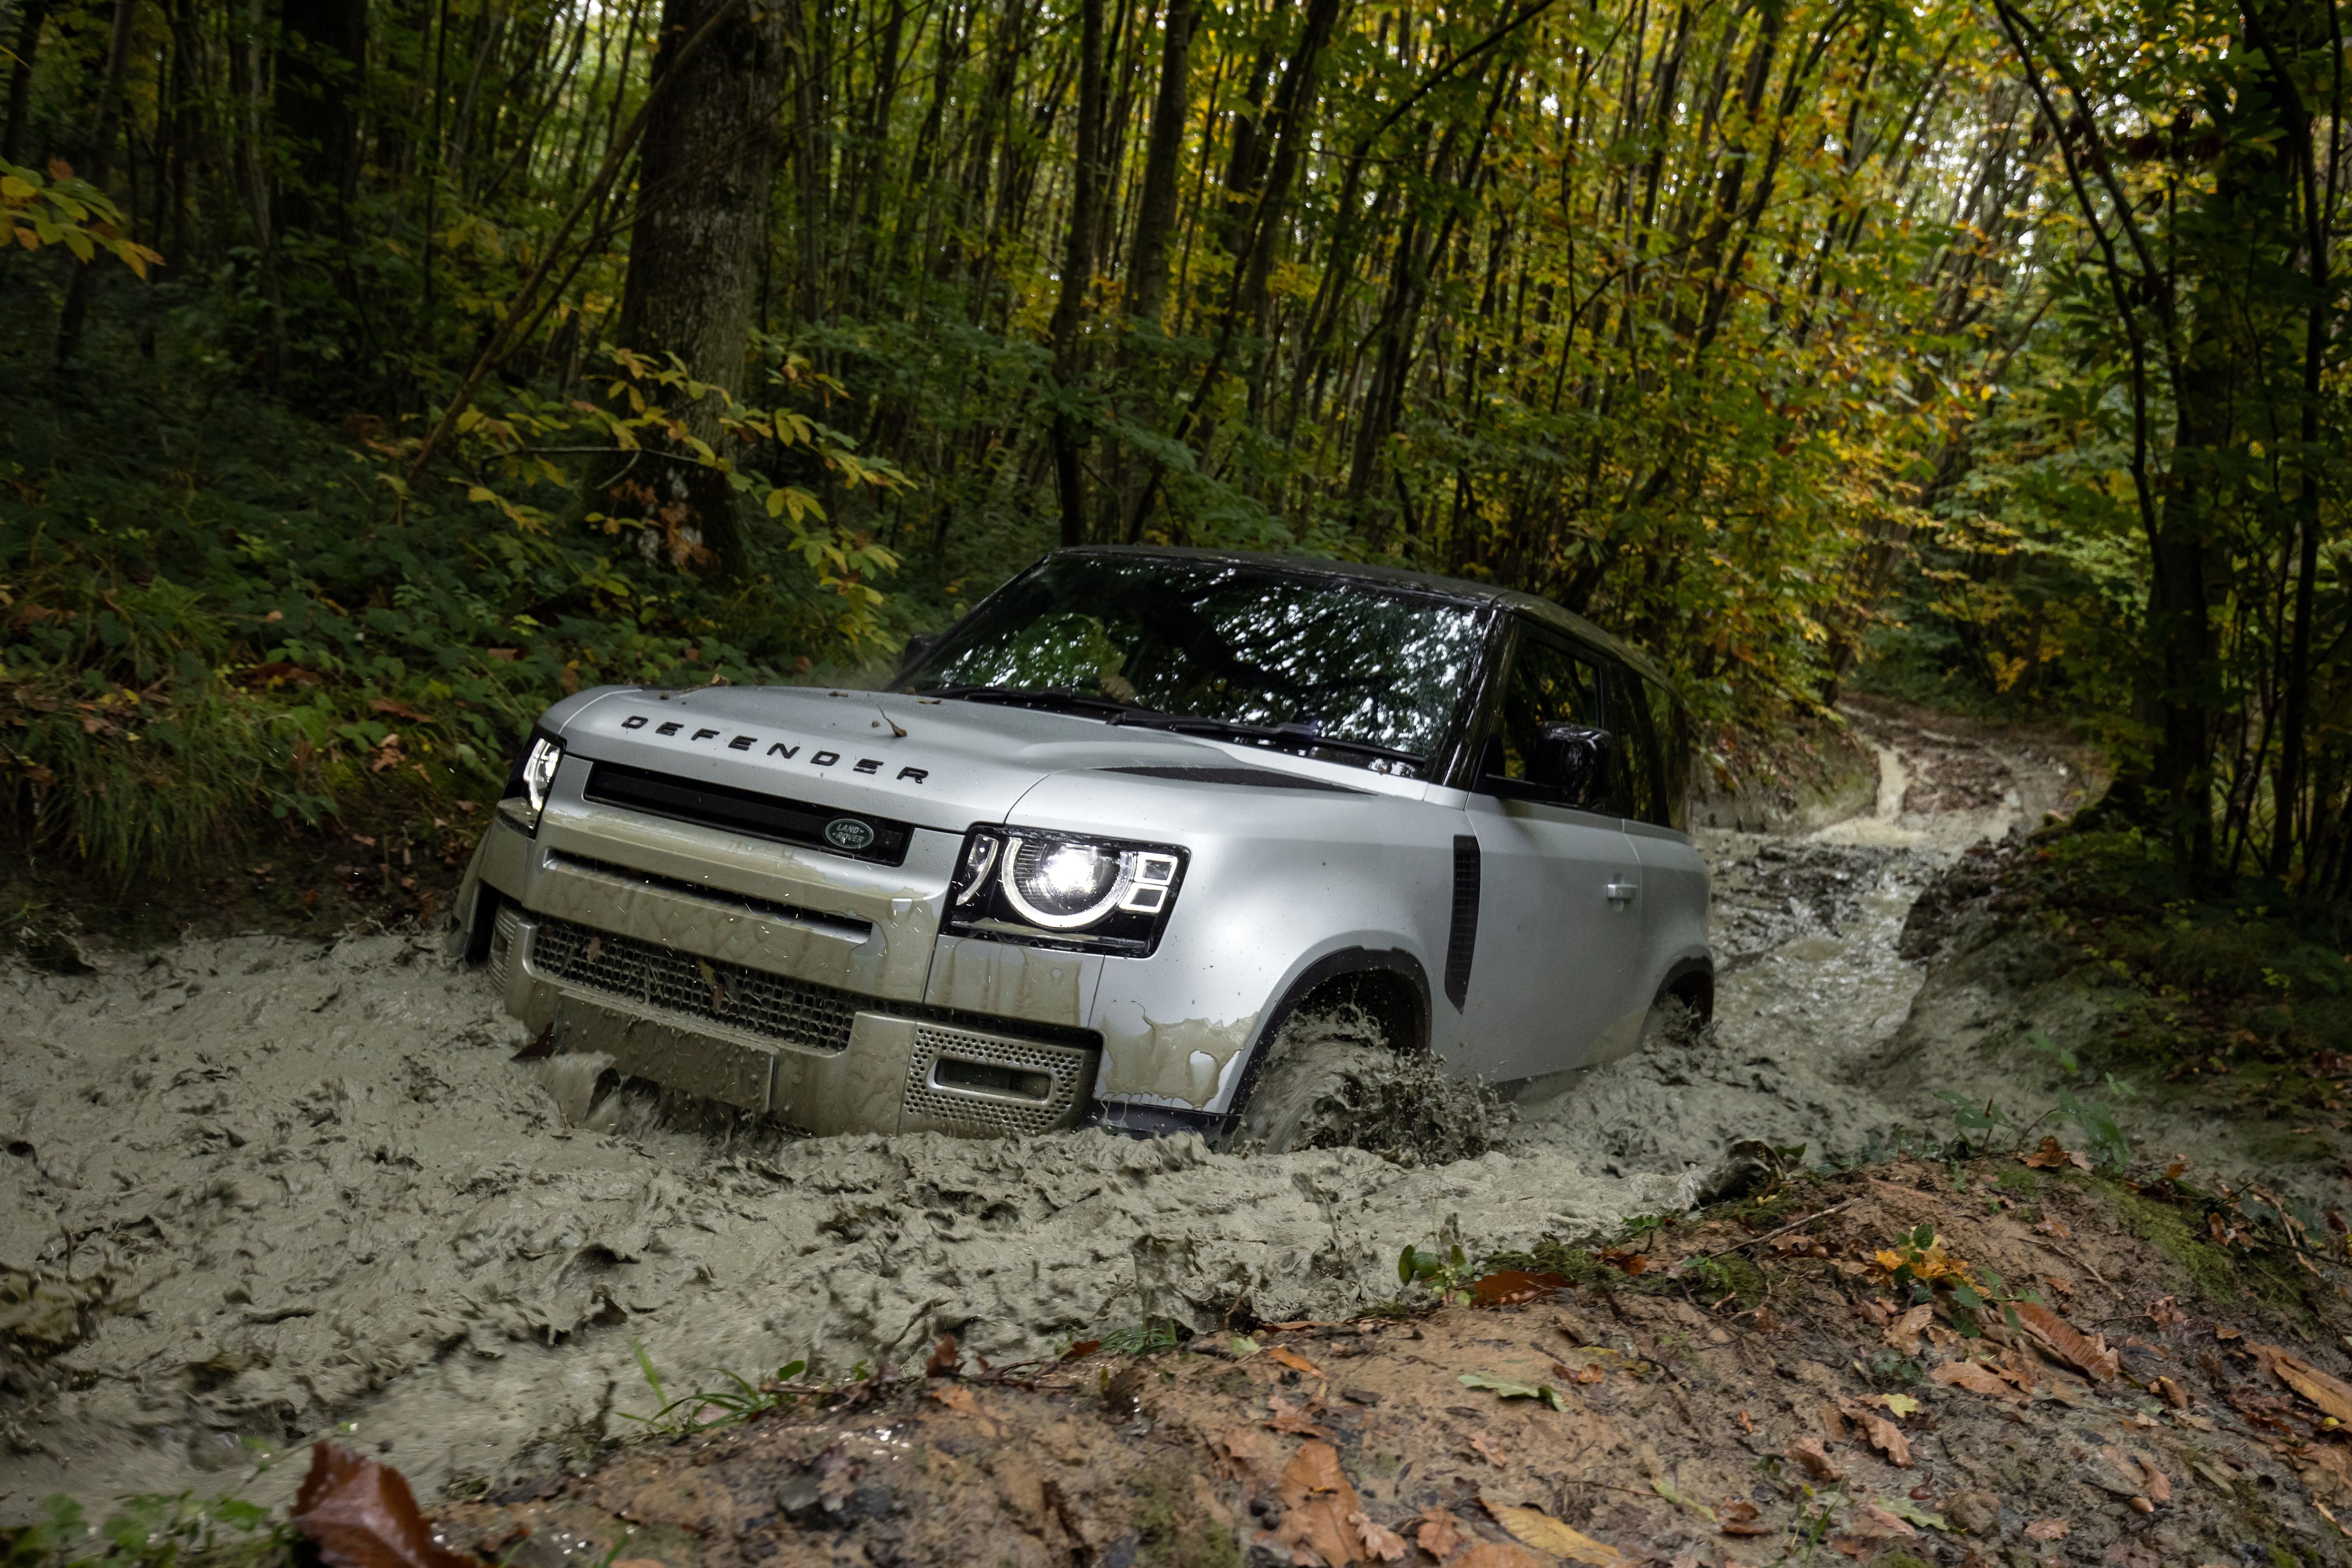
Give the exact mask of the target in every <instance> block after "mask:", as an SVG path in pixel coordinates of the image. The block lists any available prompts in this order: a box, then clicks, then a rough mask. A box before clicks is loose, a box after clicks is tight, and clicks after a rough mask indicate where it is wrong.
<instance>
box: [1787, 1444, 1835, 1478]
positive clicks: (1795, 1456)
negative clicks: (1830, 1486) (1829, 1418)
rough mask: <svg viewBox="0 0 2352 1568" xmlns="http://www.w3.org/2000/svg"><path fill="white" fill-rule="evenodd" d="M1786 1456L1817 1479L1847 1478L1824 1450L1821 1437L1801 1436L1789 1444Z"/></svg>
mask: <svg viewBox="0 0 2352 1568" xmlns="http://www.w3.org/2000/svg"><path fill="white" fill-rule="evenodd" d="M1786 1457H1787V1458H1788V1459H1789V1461H1790V1463H1791V1464H1793V1465H1796V1466H1797V1467H1798V1468H1801V1469H1802V1470H1803V1471H1804V1472H1805V1474H1807V1475H1809V1476H1811V1477H1812V1478H1813V1479H1815V1480H1817V1481H1842V1480H1843V1479H1845V1472H1844V1471H1843V1470H1841V1469H1839V1468H1837V1467H1836V1466H1835V1465H1833V1464H1832V1463H1830V1457H1829V1455H1828V1454H1826V1453H1825V1452H1823V1451H1822V1440H1821V1439H1820V1438H1819V1437H1801V1438H1799V1439H1798V1440H1797V1441H1796V1442H1794V1443H1791V1444H1790V1445H1789V1447H1788V1451H1787V1456H1786Z"/></svg>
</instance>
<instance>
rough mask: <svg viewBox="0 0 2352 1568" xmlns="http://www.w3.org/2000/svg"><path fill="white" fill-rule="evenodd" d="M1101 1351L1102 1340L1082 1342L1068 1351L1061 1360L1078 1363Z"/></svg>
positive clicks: (1062, 1355)
mask: <svg viewBox="0 0 2352 1568" xmlns="http://www.w3.org/2000/svg"><path fill="white" fill-rule="evenodd" d="M1100 1349H1102V1341H1100V1340H1080V1341H1079V1342H1077V1343H1076V1344H1074V1345H1072V1346H1071V1347H1070V1348H1069V1349H1068V1350H1066V1351H1064V1352H1062V1354H1061V1357H1060V1359H1061V1360H1063V1361H1077V1360H1080V1359H1081V1358H1083V1357H1086V1356H1090V1355H1092V1354H1094V1353H1095V1352H1097V1351H1098V1350H1100Z"/></svg>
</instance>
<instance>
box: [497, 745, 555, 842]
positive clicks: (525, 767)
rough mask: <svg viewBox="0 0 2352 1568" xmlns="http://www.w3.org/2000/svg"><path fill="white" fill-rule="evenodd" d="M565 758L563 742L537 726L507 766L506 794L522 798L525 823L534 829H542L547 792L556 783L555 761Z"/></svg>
mask: <svg viewBox="0 0 2352 1568" xmlns="http://www.w3.org/2000/svg"><path fill="white" fill-rule="evenodd" d="M562 761H563V742H562V741H559V740H557V739H556V738H555V737H554V736H552V735H551V734H549V733H547V732H546V731H543V730H534V731H531V736H530V745H528V746H526V747H525V748H523V751H522V753H521V754H520V756H518V757H516V758H515V761H514V766H513V767H512V768H511V769H509V770H508V773H507V788H506V796H505V798H507V799H509V800H512V799H515V798H516V797H518V796H520V798H521V800H522V803H523V808H524V809H523V825H524V826H526V827H528V828H529V829H530V831H531V832H533V833H536V832H538V831H539V816H540V813H541V812H543V811H545V810H546V809H547V792H548V791H549V790H550V789H551V788H553V787H554V784H555V768H556V764H557V763H561V762H562Z"/></svg>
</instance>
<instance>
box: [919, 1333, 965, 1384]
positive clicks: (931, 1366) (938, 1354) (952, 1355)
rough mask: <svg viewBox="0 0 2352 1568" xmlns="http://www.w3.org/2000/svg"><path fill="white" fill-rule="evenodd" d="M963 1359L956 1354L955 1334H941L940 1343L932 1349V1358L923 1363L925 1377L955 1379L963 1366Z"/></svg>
mask: <svg viewBox="0 0 2352 1568" xmlns="http://www.w3.org/2000/svg"><path fill="white" fill-rule="evenodd" d="M962 1359H963V1358H962V1357H961V1356H959V1355H957V1354H956V1337H955V1336H954V1335H953V1334H941V1335H940V1342H939V1343H937V1344H935V1345H933V1346H932V1347H931V1353H930V1358H929V1360H927V1361H925V1362H924V1363H923V1375H924V1376H925V1377H953V1376H954V1375H955V1374H956V1372H957V1369H958V1368H959V1367H960V1366H961V1363H962Z"/></svg>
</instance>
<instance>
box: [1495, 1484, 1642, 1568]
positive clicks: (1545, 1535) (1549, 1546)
mask: <svg viewBox="0 0 2352 1568" xmlns="http://www.w3.org/2000/svg"><path fill="white" fill-rule="evenodd" d="M1478 1501H1479V1504H1480V1505H1481V1506H1482V1507H1484V1508H1485V1509H1486V1511H1487V1512H1488V1513H1489V1514H1492V1515H1493V1516H1494V1520H1495V1522H1496V1524H1499V1525H1501V1526H1502V1527H1503V1528H1504V1529H1505V1530H1507V1531H1509V1532H1510V1533H1511V1535H1512V1536H1513V1538H1515V1539H1517V1540H1518V1541H1522V1542H1526V1543H1527V1544H1528V1545H1529V1546H1532V1547H1534V1548H1535V1549H1536V1550H1537V1551H1538V1552H1550V1553H1551V1554H1552V1555H1553V1556H1555V1557H1566V1558H1568V1559H1570V1560H1571V1561H1573V1562H1577V1563H1591V1564H1592V1565H1593V1568H1633V1562H1634V1560H1633V1558H1631V1557H1628V1556H1626V1555H1625V1554H1624V1553H1623V1552H1620V1551H1618V1550H1617V1549H1616V1548H1615V1547H1613V1546H1610V1545H1607V1544H1605V1543H1603V1542H1598V1541H1595V1540H1593V1539H1592V1537H1591V1536H1589V1535H1585V1534H1582V1533H1580V1532H1579V1531H1573V1530H1570V1528H1569V1527H1568V1526H1566V1525H1564V1524H1562V1523H1560V1521H1558V1520H1556V1519H1554V1518H1552V1517H1551V1515H1549V1514H1548V1513H1545V1512H1544V1511H1543V1510H1540V1509H1532V1508H1520V1507H1517V1506H1515V1505H1513V1504H1510V1503H1504V1502H1493V1501H1489V1500H1487V1499H1486V1498H1484V1497H1481V1498H1480V1499H1479V1500H1478Z"/></svg>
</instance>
